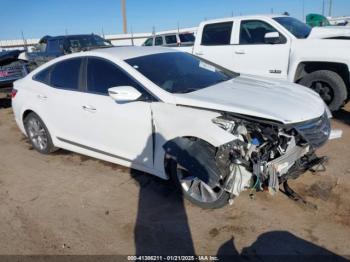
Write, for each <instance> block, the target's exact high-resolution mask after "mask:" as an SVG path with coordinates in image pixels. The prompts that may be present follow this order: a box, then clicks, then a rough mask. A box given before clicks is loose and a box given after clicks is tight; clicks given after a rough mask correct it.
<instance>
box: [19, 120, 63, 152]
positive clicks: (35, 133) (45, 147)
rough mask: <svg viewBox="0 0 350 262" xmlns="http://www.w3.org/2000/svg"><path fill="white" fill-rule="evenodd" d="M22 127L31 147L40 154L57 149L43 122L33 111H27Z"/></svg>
mask: <svg viewBox="0 0 350 262" xmlns="http://www.w3.org/2000/svg"><path fill="white" fill-rule="evenodd" d="M24 127H25V130H26V133H27V136H28V138H29V140H30V143H31V144H32V146H33V148H34V149H35V150H36V151H38V152H39V153H41V154H45V155H47V154H50V153H52V152H54V151H56V150H57V148H55V146H54V145H53V143H52V139H51V136H50V133H49V130H47V127H46V126H45V124H44V122H43V121H42V120H41V119H40V117H39V116H38V115H37V114H35V113H29V114H28V115H27V116H26V118H25V119H24Z"/></svg>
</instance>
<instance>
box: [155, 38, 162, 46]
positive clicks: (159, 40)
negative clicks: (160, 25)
mask: <svg viewBox="0 0 350 262" xmlns="http://www.w3.org/2000/svg"><path fill="white" fill-rule="evenodd" d="M155 45H163V37H161V36H158V37H156V40H155Z"/></svg>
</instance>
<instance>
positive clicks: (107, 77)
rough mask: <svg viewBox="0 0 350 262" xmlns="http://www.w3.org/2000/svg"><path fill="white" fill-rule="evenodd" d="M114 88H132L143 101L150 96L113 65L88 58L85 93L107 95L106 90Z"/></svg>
mask: <svg viewBox="0 0 350 262" xmlns="http://www.w3.org/2000/svg"><path fill="white" fill-rule="evenodd" d="M116 86H132V87H134V88H136V89H137V90H138V91H139V92H141V93H142V94H143V95H142V97H143V100H148V99H149V98H150V96H149V95H148V93H147V92H146V91H145V90H144V88H143V87H141V86H140V84H138V83H137V82H136V81H135V80H133V79H132V78H131V77H130V76H128V75H127V74H126V73H125V72H124V71H123V70H121V69H120V68H118V67H117V66H116V65H115V64H113V63H111V62H109V61H107V60H104V59H101V58H96V57H89V58H88V62H87V70H86V88H87V92H89V93H94V94H100V95H108V89H109V88H111V87H116Z"/></svg>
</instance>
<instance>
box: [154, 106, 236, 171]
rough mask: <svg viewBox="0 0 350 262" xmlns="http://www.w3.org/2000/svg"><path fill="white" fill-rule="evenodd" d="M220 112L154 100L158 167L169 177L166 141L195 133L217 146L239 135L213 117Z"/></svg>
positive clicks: (156, 166) (155, 145)
mask: <svg viewBox="0 0 350 262" xmlns="http://www.w3.org/2000/svg"><path fill="white" fill-rule="evenodd" d="M219 116H221V114H220V113H219V112H215V111H209V110H205V109H198V108H191V107H184V106H179V105H173V104H165V103H158V102H156V103H152V121H153V125H154V134H153V137H154V168H155V169H156V170H158V171H160V173H161V174H162V175H161V177H163V178H167V175H166V173H165V170H164V159H165V153H166V152H165V149H164V145H165V144H166V143H167V142H169V141H171V140H174V139H176V138H183V137H194V138H198V139H201V140H203V141H205V142H207V143H208V144H210V145H212V146H213V147H219V146H220V145H223V144H226V143H229V142H231V141H232V140H234V139H235V136H233V135H232V134H230V133H228V132H226V131H225V130H223V129H221V128H219V127H218V126H217V125H215V124H214V123H213V122H212V119H214V118H216V117H219ZM157 173H158V172H157Z"/></svg>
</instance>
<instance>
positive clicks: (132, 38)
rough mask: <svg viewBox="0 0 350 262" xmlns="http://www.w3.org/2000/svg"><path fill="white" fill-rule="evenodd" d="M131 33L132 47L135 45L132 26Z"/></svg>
mask: <svg viewBox="0 0 350 262" xmlns="http://www.w3.org/2000/svg"><path fill="white" fill-rule="evenodd" d="M130 32H131V44H132V46H134V45H135V43H134V31H133V30H132V26H130Z"/></svg>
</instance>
